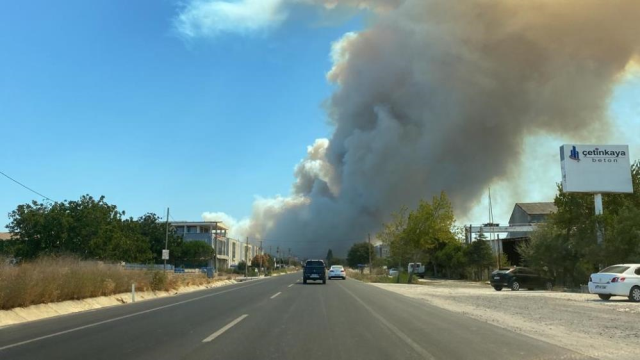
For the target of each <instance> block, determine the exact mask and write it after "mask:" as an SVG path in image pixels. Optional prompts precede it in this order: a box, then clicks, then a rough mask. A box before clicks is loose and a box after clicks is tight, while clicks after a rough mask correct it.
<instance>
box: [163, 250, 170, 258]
mask: <svg viewBox="0 0 640 360" xmlns="http://www.w3.org/2000/svg"><path fill="white" fill-rule="evenodd" d="M162 260H169V250H162Z"/></svg>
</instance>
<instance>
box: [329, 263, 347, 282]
mask: <svg viewBox="0 0 640 360" xmlns="http://www.w3.org/2000/svg"><path fill="white" fill-rule="evenodd" d="M333 278H340V279H342V280H347V274H346V273H345V272H344V267H343V266H342V265H333V266H331V268H330V269H329V280H331V279H333Z"/></svg>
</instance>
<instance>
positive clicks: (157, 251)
mask: <svg viewBox="0 0 640 360" xmlns="http://www.w3.org/2000/svg"><path fill="white" fill-rule="evenodd" d="M165 220H166V219H165ZM136 223H137V224H138V232H139V233H140V235H142V236H143V237H144V238H145V239H147V242H148V243H149V247H150V251H151V261H153V262H154V263H156V264H161V263H163V262H164V260H162V250H163V249H164V246H165V238H166V230H167V228H166V222H165V221H163V220H162V219H161V218H160V217H159V216H158V215H156V214H154V213H147V214H144V215H142V216H140V217H139V218H138V219H137V220H136ZM182 244H183V239H182V237H181V236H179V235H177V234H176V232H175V229H174V228H173V227H171V226H169V237H168V241H167V249H168V250H169V261H170V262H174V261H175V260H176V259H178V258H179V257H180V247H181V246H182Z"/></svg>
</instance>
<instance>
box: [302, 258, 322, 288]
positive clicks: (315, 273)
mask: <svg viewBox="0 0 640 360" xmlns="http://www.w3.org/2000/svg"><path fill="white" fill-rule="evenodd" d="M326 270H327V269H326V268H325V266H324V261H322V260H307V262H306V263H305V264H304V271H303V272H302V282H303V283H305V284H306V283H307V281H308V280H314V281H320V280H322V283H323V284H326V283H327V271H326Z"/></svg>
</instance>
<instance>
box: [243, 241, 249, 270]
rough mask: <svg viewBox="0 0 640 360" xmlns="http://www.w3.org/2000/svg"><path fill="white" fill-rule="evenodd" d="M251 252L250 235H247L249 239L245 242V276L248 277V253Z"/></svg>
mask: <svg viewBox="0 0 640 360" xmlns="http://www.w3.org/2000/svg"><path fill="white" fill-rule="evenodd" d="M248 252H249V237H248V236H247V241H246V242H245V243H244V277H245V278H246V277H247V267H248V265H247V253H248Z"/></svg>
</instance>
